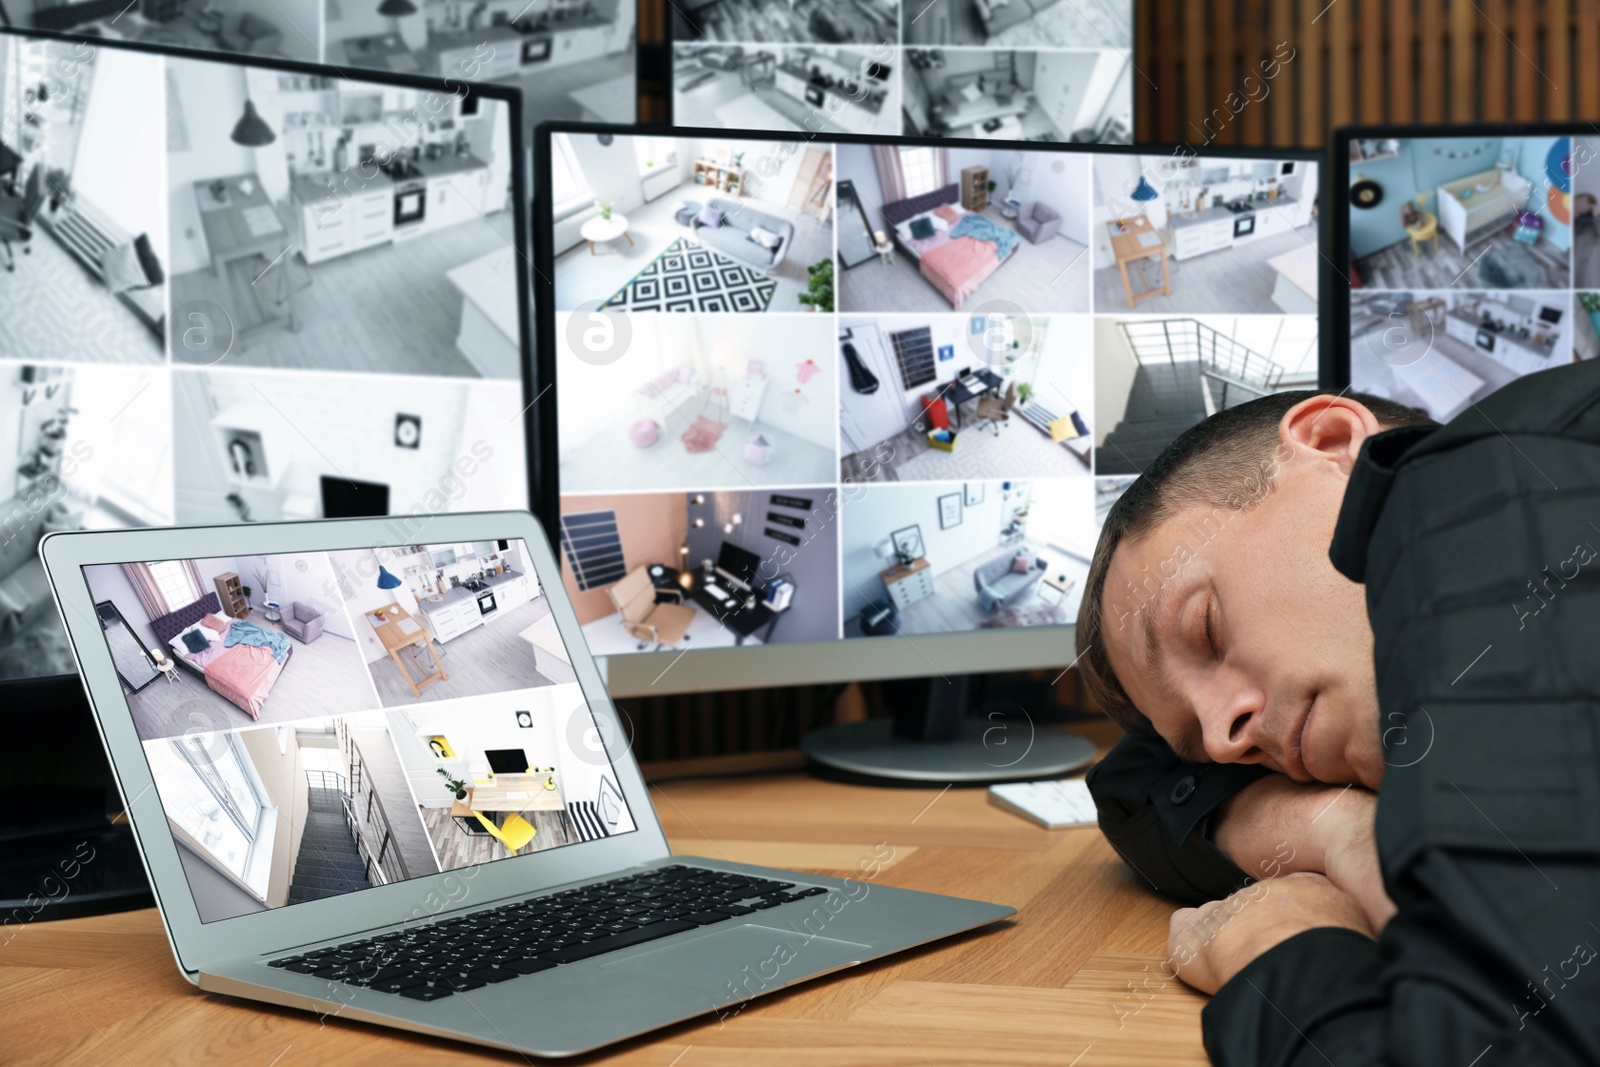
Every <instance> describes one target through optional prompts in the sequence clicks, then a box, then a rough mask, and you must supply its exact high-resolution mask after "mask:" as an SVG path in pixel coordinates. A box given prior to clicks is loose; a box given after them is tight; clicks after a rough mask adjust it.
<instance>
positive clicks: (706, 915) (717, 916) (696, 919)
mask: <svg viewBox="0 0 1600 1067" xmlns="http://www.w3.org/2000/svg"><path fill="white" fill-rule="evenodd" d="M730 918H732V916H731V915H729V914H728V913H727V912H725V911H696V912H690V913H689V914H688V915H685V916H684V917H683V918H682V919H680V920H679V921H680V922H686V923H694V924H695V925H696V926H710V925H711V924H712V923H719V922H721V921H722V920H723V919H730Z"/></svg>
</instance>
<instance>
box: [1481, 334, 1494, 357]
mask: <svg viewBox="0 0 1600 1067" xmlns="http://www.w3.org/2000/svg"><path fill="white" fill-rule="evenodd" d="M1478 347H1479V348H1481V349H1483V350H1484V351H1485V352H1493V351H1494V334H1493V333H1492V332H1491V331H1489V330H1479V331H1478Z"/></svg>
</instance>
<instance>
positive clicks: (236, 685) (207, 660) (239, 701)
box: [151, 593, 294, 719]
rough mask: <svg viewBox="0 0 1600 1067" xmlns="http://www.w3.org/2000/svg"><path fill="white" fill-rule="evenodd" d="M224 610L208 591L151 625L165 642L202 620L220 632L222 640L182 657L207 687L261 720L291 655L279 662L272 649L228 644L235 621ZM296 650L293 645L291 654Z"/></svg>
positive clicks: (252, 716) (186, 653) (153, 621)
mask: <svg viewBox="0 0 1600 1067" xmlns="http://www.w3.org/2000/svg"><path fill="white" fill-rule="evenodd" d="M220 611H221V607H220V605H219V604H218V603H217V595H216V594H215V593H208V594H206V595H205V596H204V597H202V598H201V599H199V600H197V601H195V602H194V603H193V604H190V605H187V606H186V607H183V608H180V609H178V610H177V611H175V612H172V613H171V614H169V615H163V616H161V617H160V618H158V619H154V620H152V622H151V626H152V628H153V629H154V630H155V632H156V635H157V636H158V637H160V638H161V639H162V640H163V641H171V640H172V638H173V637H175V636H176V635H177V634H179V633H181V632H182V631H183V630H185V629H186V628H188V627H190V626H192V625H194V624H195V623H198V622H204V623H205V624H206V625H207V626H209V627H210V628H211V629H213V630H215V631H217V632H218V633H220V634H221V635H222V640H219V641H213V642H212V643H211V645H210V646H209V647H208V648H206V650H205V651H203V652H185V653H184V654H183V656H182V663H183V666H184V667H186V668H188V669H189V670H190V671H192V672H193V673H195V674H198V675H200V676H201V677H202V678H204V679H205V681H206V686H207V687H208V688H210V689H211V690H212V691H213V692H215V693H217V694H218V695H219V696H221V697H222V698H223V699H225V700H227V701H228V702H229V703H230V704H233V705H234V706H236V707H237V708H239V709H240V710H241V711H243V712H245V713H246V714H248V715H249V716H250V717H251V718H252V719H260V718H261V709H262V707H263V706H264V705H265V704H266V702H267V694H268V693H270V692H272V686H273V684H274V683H275V682H277V680H278V675H280V674H282V673H283V668H284V665H285V664H287V663H288V662H289V656H285V657H284V661H283V663H279V662H278V661H277V660H276V659H275V658H274V657H273V655H272V650H271V649H269V648H260V647H257V646H255V645H245V644H238V645H234V646H233V647H232V648H228V647H226V645H225V644H224V642H225V641H226V639H227V636H228V631H229V630H230V629H232V627H233V623H234V620H232V619H228V618H226V617H225V616H222V615H220V614H219V613H220ZM293 652H294V650H293V649H292V648H291V649H290V650H289V653H290V655H293Z"/></svg>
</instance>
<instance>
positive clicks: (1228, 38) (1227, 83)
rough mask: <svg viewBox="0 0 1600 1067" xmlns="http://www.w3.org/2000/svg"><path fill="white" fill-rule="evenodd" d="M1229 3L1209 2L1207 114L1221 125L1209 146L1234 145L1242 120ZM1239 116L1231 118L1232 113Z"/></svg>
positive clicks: (1232, 8) (1232, 7) (1232, 10)
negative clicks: (1209, 46) (1209, 41)
mask: <svg viewBox="0 0 1600 1067" xmlns="http://www.w3.org/2000/svg"><path fill="white" fill-rule="evenodd" d="M1236 18H1237V15H1236V12H1235V5H1234V3H1233V0H1211V32H1210V34H1209V37H1210V38H1211V97H1210V108H1208V109H1207V110H1208V111H1209V112H1210V113H1211V114H1214V115H1216V116H1218V118H1219V120H1220V122H1221V123H1222V124H1223V125H1222V127H1221V130H1220V131H1219V133H1218V135H1217V138H1216V140H1215V141H1213V142H1212V143H1213V144H1238V143H1239V123H1240V122H1242V121H1243V119H1244V115H1243V112H1244V109H1243V108H1242V107H1241V106H1240V105H1241V104H1242V103H1243V101H1244V96H1243V94H1242V91H1241V89H1240V86H1239V74H1238V56H1237V55H1236V54H1235V53H1236V49H1237V46H1238V45H1237V38H1236V37H1235V36H1234V31H1235V29H1237V26H1236V25H1235V21H1234V20H1235V19H1236ZM1236 110H1237V111H1239V114H1234V112H1235V111H1236Z"/></svg>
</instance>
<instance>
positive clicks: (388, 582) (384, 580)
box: [378, 563, 401, 589]
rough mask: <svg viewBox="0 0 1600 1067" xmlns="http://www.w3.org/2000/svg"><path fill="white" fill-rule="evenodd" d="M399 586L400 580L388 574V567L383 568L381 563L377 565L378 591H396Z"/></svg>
mask: <svg viewBox="0 0 1600 1067" xmlns="http://www.w3.org/2000/svg"><path fill="white" fill-rule="evenodd" d="M400 584H401V583H400V579H398V578H396V577H395V576H394V575H392V574H390V573H389V568H388V567H385V566H384V565H383V564H381V563H380V564H378V588H379V589H398V588H400Z"/></svg>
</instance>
